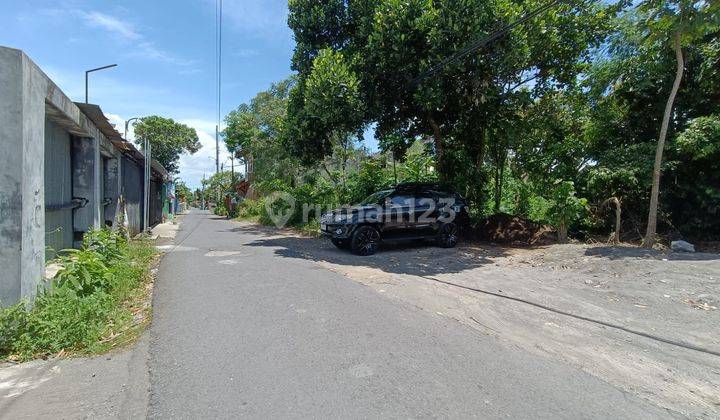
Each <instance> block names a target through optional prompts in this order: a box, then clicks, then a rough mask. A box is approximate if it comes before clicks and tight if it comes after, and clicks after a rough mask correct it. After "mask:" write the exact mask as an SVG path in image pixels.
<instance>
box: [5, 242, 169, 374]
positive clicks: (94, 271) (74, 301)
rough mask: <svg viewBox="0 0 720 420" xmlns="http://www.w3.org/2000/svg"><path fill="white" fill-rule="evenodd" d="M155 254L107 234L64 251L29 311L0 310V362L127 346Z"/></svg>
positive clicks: (142, 312) (145, 310)
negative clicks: (54, 271) (55, 273)
mask: <svg viewBox="0 0 720 420" xmlns="http://www.w3.org/2000/svg"><path fill="white" fill-rule="evenodd" d="M155 255H156V253H155V250H154V248H153V247H152V245H151V244H150V243H149V242H146V241H129V242H128V241H126V240H125V239H124V238H123V237H122V236H120V235H117V234H115V233H114V232H111V231H109V230H100V231H94V232H90V233H88V234H87V235H86V238H85V241H84V243H83V247H82V248H81V249H79V250H68V251H66V252H64V253H63V256H61V257H60V258H59V260H58V262H59V263H60V264H61V265H62V266H63V268H62V269H61V270H60V271H59V272H58V273H57V275H56V276H55V277H54V278H53V279H52V280H51V281H50V282H49V284H48V285H47V287H45V288H44V289H43V290H41V291H40V292H39V294H38V296H37V298H36V299H35V302H34V305H33V306H32V308H29V305H28V302H19V303H17V304H16V305H14V306H11V307H9V308H4V309H0V359H12V360H19V361H24V360H29V359H32V358H35V357H42V356H46V355H50V354H58V353H97V352H103V351H106V350H109V349H111V348H114V347H117V346H120V345H122V344H123V343H125V342H128V341H132V340H133V339H134V337H135V336H136V335H137V334H136V333H137V332H138V331H141V330H142V327H143V326H144V324H146V323H147V320H148V319H149V317H148V315H149V311H150V308H149V305H148V304H147V296H148V287H147V286H148V282H149V281H150V273H149V266H150V264H151V262H152V261H153V259H154V258H155Z"/></svg>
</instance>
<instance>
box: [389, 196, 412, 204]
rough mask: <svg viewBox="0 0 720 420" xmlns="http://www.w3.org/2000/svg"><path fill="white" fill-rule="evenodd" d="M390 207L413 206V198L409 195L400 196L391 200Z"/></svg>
mask: <svg viewBox="0 0 720 420" xmlns="http://www.w3.org/2000/svg"><path fill="white" fill-rule="evenodd" d="M390 205H391V206H394V207H406V206H412V205H413V196H411V195H408V194H398V195H394V196H392V197H391V198H390Z"/></svg>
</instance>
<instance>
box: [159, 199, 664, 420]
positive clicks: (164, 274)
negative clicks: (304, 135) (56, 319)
mask: <svg viewBox="0 0 720 420" xmlns="http://www.w3.org/2000/svg"><path fill="white" fill-rule="evenodd" d="M237 226H238V225H237V224H235V223H233V222H230V221H225V220H222V219H220V218H217V217H216V216H212V215H209V214H207V213H202V212H199V211H195V212H193V213H191V214H190V215H188V216H186V217H185V220H184V223H183V225H182V227H181V231H180V232H179V234H178V236H177V238H176V240H175V243H176V245H177V246H176V247H175V248H174V250H172V251H171V252H169V253H168V254H167V255H166V256H165V257H164V258H163V260H162V263H161V267H160V272H159V277H158V281H157V284H156V290H155V307H154V321H153V325H152V327H151V329H150V332H149V343H150V347H149V354H150V356H149V357H150V359H149V361H148V366H149V372H150V389H151V391H150V397H149V401H150V405H149V413H148V414H149V416H150V417H153V418H170V417H173V418H175V417H179V418H200V417H203V418H210V417H238V416H246V417H250V418H269V417H270V418H288V417H290V418H301V417H302V418H308V417H312V418H318V417H324V418H328V417H329V418H341V417H342V418H347V417H354V418H358V417H391V418H397V417H402V418H407V417H453V418H466V417H480V418H499V417H522V418H529V417H532V418H538V417H540V418H657V417H665V418H667V417H670V416H671V413H668V412H666V411H664V410H661V409H659V408H657V407H655V406H653V405H651V404H649V403H647V402H645V401H644V400H641V399H638V398H636V397H633V396H631V395H628V394H625V393H623V392H621V391H619V390H617V389H615V388H614V387H612V386H610V385H608V384H607V383H604V382H602V381H600V380H598V379H596V378H594V377H592V376H590V375H588V374H585V373H584V372H582V371H579V370H576V369H573V368H571V367H568V366H564V365H562V364H559V363H557V362H553V361H550V360H546V359H543V358H540V357H537V356H534V355H531V354H528V353H526V352H523V351H521V350H519V349H516V348H513V347H511V346H510V345H507V344H504V343H501V342H499V341H497V340H496V339H494V338H491V337H488V336H484V335H482V334H480V333H479V332H477V331H475V330H472V329H470V328H467V327H465V326H463V325H461V324H459V323H457V322H455V321H453V320H450V319H447V318H444V317H442V316H440V315H437V314H433V313H427V312H424V311H422V310H420V309H417V308H415V307H411V306H408V305H405V304H402V303H399V302H396V301H392V300H390V299H388V298H385V297H384V296H382V295H379V294H377V293H375V292H373V291H371V290H370V289H368V288H366V287H363V286H361V285H358V284H356V283H354V282H352V281H351V280H348V279H346V278H344V277H342V276H341V275H339V274H336V273H334V272H331V271H327V270H325V269H321V268H319V267H318V266H317V265H316V264H314V263H313V262H311V261H308V260H305V259H302V258H294V257H292V256H291V255H292V253H287V252H278V251H282V250H279V249H278V248H277V247H273V246H269V245H268V244H267V241H263V240H262V239H263V238H262V236H261V235H262V234H260V233H255V234H253V233H249V232H247V230H243V229H239V228H238V227H237ZM338 252H340V251H338ZM279 254H283V255H279ZM358 262H359V263H362V257H358Z"/></svg>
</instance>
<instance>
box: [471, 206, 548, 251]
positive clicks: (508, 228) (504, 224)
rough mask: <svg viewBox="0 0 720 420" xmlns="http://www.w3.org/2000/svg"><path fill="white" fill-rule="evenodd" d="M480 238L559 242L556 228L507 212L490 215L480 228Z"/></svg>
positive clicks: (498, 241)
mask: <svg viewBox="0 0 720 420" xmlns="http://www.w3.org/2000/svg"><path fill="white" fill-rule="evenodd" d="M478 236H479V237H480V239H483V240H486V241H491V242H496V243H502V244H515V245H546V244H551V243H555V242H557V235H556V233H555V230H554V229H553V228H551V227H550V226H546V225H541V224H538V223H535V222H533V221H531V220H528V219H524V218H522V217H519V216H513V215H510V214H507V213H497V214H493V215H492V216H490V217H488V218H487V220H486V221H485V224H484V225H482V226H480V228H479V229H478Z"/></svg>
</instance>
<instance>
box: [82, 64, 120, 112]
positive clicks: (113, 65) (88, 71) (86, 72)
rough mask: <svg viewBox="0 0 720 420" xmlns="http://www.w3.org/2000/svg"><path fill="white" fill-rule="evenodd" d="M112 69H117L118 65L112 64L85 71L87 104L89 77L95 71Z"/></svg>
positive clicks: (86, 100) (86, 98)
mask: <svg viewBox="0 0 720 420" xmlns="http://www.w3.org/2000/svg"><path fill="white" fill-rule="evenodd" d="M110 67H117V64H110V65H109V66H102V67H98V68H95V69H90V70H86V71H85V103H88V75H89V74H90V73H92V72H94V71H98V70H105V69H109V68H110Z"/></svg>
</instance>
